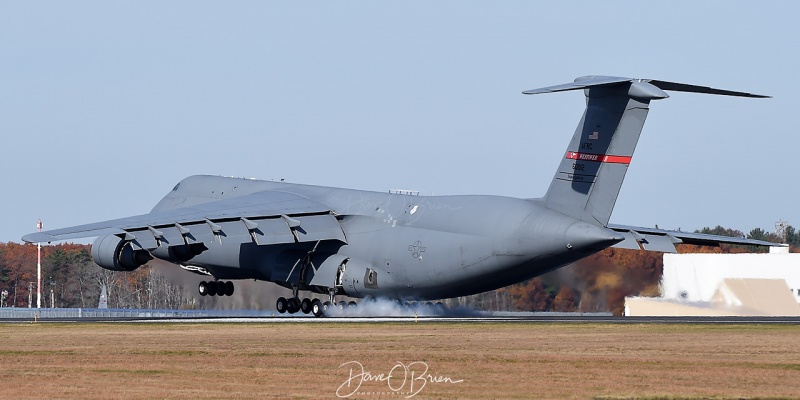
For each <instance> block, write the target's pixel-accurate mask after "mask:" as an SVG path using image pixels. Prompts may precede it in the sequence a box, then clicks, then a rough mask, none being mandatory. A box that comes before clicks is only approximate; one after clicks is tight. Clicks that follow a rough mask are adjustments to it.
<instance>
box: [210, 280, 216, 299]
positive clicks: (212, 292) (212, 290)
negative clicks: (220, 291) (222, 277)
mask: <svg viewBox="0 0 800 400" xmlns="http://www.w3.org/2000/svg"><path fill="white" fill-rule="evenodd" d="M208 295H209V296H216V295H217V281H211V282H208Z"/></svg>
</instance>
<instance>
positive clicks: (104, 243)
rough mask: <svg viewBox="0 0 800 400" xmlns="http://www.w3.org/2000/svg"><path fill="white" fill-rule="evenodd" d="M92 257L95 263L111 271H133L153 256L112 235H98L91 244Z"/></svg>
mask: <svg viewBox="0 0 800 400" xmlns="http://www.w3.org/2000/svg"><path fill="white" fill-rule="evenodd" d="M92 258H93V259H94V262H95V263H97V265H99V266H101V267H103V268H105V269H108V270H111V271H133V270H135V269H136V268H139V267H141V266H142V265H144V264H146V263H147V262H148V261H150V260H152V259H153V256H151V255H150V253H148V252H147V250H136V249H134V248H133V246H132V245H131V243H130V242H128V241H125V240H122V239H120V238H119V237H117V236H114V235H107V236H100V237H99V238H97V240H95V241H94V243H93V244H92Z"/></svg>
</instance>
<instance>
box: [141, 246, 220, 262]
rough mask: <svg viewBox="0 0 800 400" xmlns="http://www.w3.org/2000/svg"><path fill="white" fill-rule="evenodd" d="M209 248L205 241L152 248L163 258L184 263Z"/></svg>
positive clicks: (155, 253)
mask: <svg viewBox="0 0 800 400" xmlns="http://www.w3.org/2000/svg"><path fill="white" fill-rule="evenodd" d="M206 250H208V247H206V245H205V244H203V243H191V244H179V245H177V246H169V247H167V246H160V247H158V248H156V249H154V250H152V254H153V255H154V256H156V257H158V258H160V259H162V260H166V261H169V262H173V263H184V262H186V261H189V260H191V259H192V258H194V257H195V256H197V255H199V254H200V253H202V252H204V251H206Z"/></svg>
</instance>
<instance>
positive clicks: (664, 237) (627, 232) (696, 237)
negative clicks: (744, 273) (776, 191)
mask: <svg viewBox="0 0 800 400" xmlns="http://www.w3.org/2000/svg"><path fill="white" fill-rule="evenodd" d="M608 229H612V230H614V231H617V232H619V233H621V234H622V235H623V236H624V237H625V240H623V241H622V242H619V243H617V244H616V245H614V246H613V247H618V248H623V249H633V250H651V251H663V252H665V253H677V252H678V251H677V250H676V249H675V245H677V244H694V245H700V246H719V245H720V244H721V243H725V244H738V245H744V246H763V247H770V246H779V247H783V246H786V245H785V244H779V243H772V242H766V241H763V240H755V239H746V238H738V237H730V236H718V235H707V234H703V233H689V232H680V231H669V230H664V229H657V228H642V227H637V226H627V225H614V224H610V225H608Z"/></svg>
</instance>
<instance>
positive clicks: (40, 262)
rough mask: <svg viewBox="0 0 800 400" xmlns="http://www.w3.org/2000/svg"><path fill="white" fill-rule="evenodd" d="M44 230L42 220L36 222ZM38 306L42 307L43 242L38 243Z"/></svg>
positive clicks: (37, 226) (40, 229)
mask: <svg viewBox="0 0 800 400" xmlns="http://www.w3.org/2000/svg"><path fill="white" fill-rule="evenodd" d="M36 228H38V229H39V232H41V231H42V220H41V219H40V220H39V222H38V223H37V224H36ZM36 308H42V244H41V243H36Z"/></svg>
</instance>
